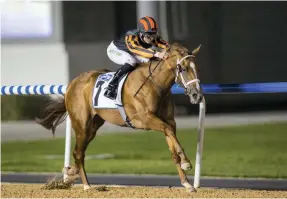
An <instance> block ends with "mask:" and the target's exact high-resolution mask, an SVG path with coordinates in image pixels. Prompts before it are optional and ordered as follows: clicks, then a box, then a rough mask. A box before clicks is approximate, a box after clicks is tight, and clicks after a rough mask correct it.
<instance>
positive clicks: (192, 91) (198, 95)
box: [175, 55, 202, 104]
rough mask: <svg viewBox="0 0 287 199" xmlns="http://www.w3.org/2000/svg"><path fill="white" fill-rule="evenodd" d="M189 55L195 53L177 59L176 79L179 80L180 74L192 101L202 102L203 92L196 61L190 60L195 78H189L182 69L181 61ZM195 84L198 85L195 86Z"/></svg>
mask: <svg viewBox="0 0 287 199" xmlns="http://www.w3.org/2000/svg"><path fill="white" fill-rule="evenodd" d="M189 57H194V55H187V56H185V57H183V58H182V59H180V60H179V59H177V67H176V69H177V70H176V79H175V81H177V79H178V76H180V80H181V83H182V84H183V86H184V88H185V93H186V94H188V95H189V98H190V102H191V103H193V104H197V103H200V102H201V100H202V92H201V88H200V85H199V83H200V80H199V79H198V75H197V71H196V67H195V64H194V62H192V61H190V64H189V66H190V68H191V69H192V70H191V71H192V72H193V76H194V79H191V80H189V79H187V78H186V77H188V75H187V72H186V71H185V70H183V69H182V66H181V63H182V61H183V60H185V59H187V58H189ZM193 84H195V85H196V86H195V87H194V86H193Z"/></svg>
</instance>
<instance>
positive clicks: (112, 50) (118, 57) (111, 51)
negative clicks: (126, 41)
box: [107, 42, 149, 66]
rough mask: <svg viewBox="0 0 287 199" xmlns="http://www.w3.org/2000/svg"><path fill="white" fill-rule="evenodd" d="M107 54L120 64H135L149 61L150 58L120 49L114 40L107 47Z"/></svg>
mask: <svg viewBox="0 0 287 199" xmlns="http://www.w3.org/2000/svg"><path fill="white" fill-rule="evenodd" d="M107 54H108V57H109V58H110V60H112V61H113V62H115V63H116V64H118V65H125V64H126V63H128V64H130V65H132V66H135V65H136V64H137V63H147V62H149V59H148V58H144V57H140V56H137V55H134V56H133V55H131V54H129V53H127V52H125V51H123V50H120V49H118V48H117V47H116V46H115V45H114V44H113V42H111V44H110V45H109V46H108V48H107Z"/></svg>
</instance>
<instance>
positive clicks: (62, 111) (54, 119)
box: [35, 96, 67, 135]
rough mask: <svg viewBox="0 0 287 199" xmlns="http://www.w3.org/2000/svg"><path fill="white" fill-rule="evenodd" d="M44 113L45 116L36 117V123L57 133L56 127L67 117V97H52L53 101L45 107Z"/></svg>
mask: <svg viewBox="0 0 287 199" xmlns="http://www.w3.org/2000/svg"><path fill="white" fill-rule="evenodd" d="M43 114H44V117H43V118H38V117H36V118H35V120H36V123H38V124H40V125H42V126H43V127H44V128H46V129H48V130H52V133H53V135H55V130H56V127H57V126H58V125H59V124H61V123H62V122H63V121H64V120H65V119H66V117H67V109H66V106H65V97H64V96H57V98H53V99H51V101H50V102H49V103H48V104H47V105H46V106H45V107H44V109H43Z"/></svg>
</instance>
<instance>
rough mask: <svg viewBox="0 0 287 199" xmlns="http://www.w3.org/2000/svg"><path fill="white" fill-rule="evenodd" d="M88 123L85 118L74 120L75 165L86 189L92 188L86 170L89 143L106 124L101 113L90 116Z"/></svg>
mask: <svg viewBox="0 0 287 199" xmlns="http://www.w3.org/2000/svg"><path fill="white" fill-rule="evenodd" d="M84 121H86V123H84V122H83V120H78V121H74V124H72V125H73V128H74V130H75V132H76V145H75V148H74V151H73V156H74V159H75V165H76V167H77V169H79V172H80V175H81V179H82V183H83V185H84V190H87V189H89V188H90V185H89V182H88V178H87V175H86V171H85V162H84V161H85V160H84V159H85V151H86V149H87V147H88V145H89V143H90V142H91V141H92V140H93V139H94V137H95V136H96V133H97V130H98V129H99V128H100V127H101V126H102V125H103V124H104V122H105V121H104V120H103V119H102V118H101V117H100V116H99V115H97V114H96V115H94V116H88V118H87V120H84Z"/></svg>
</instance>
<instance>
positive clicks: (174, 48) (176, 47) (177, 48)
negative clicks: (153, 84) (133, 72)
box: [137, 42, 188, 68]
mask: <svg viewBox="0 0 287 199" xmlns="http://www.w3.org/2000/svg"><path fill="white" fill-rule="evenodd" d="M168 51H169V53H170V54H173V53H182V52H188V49H187V48H185V47H184V46H182V45H181V44H179V43H177V42H174V43H172V44H171V45H170V48H169V49H168ZM152 60H153V61H152V63H150V62H148V63H140V64H138V67H137V68H143V67H148V66H149V65H150V64H152V65H154V64H157V63H158V61H160V60H159V59H154V58H153V59H152Z"/></svg>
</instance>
